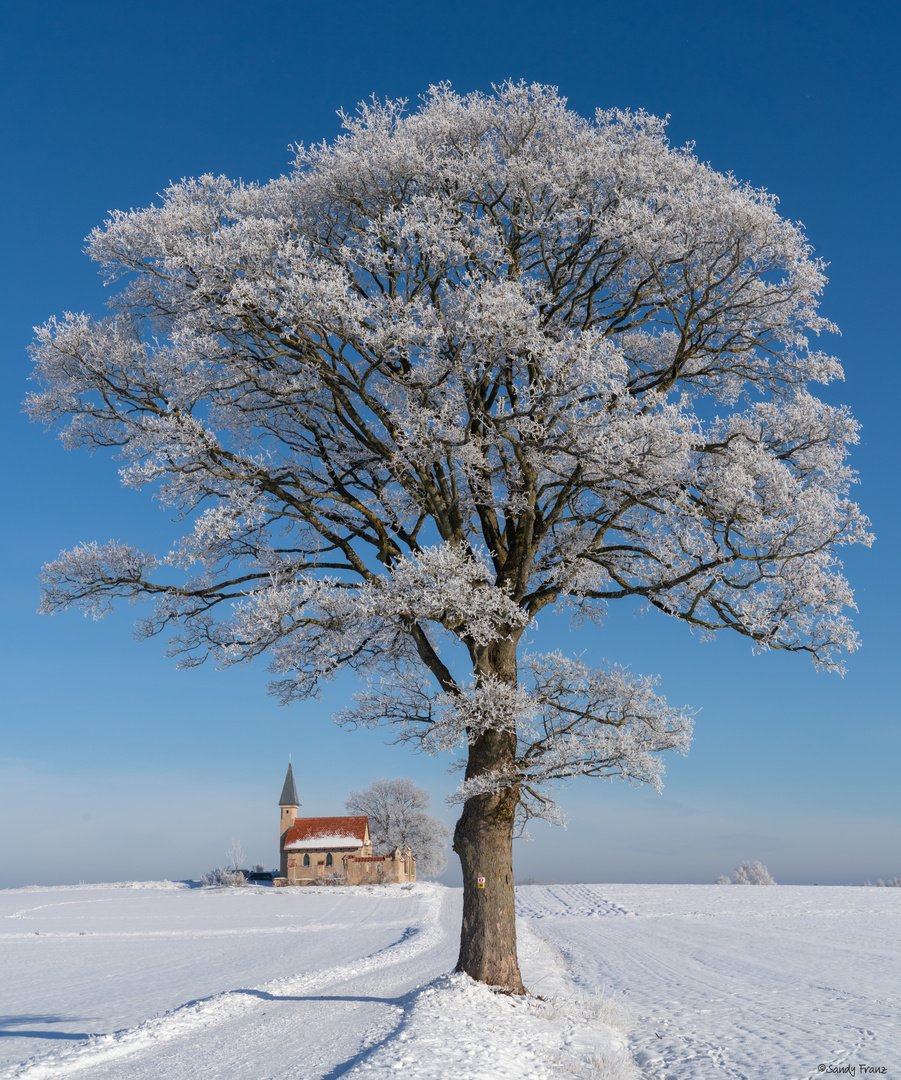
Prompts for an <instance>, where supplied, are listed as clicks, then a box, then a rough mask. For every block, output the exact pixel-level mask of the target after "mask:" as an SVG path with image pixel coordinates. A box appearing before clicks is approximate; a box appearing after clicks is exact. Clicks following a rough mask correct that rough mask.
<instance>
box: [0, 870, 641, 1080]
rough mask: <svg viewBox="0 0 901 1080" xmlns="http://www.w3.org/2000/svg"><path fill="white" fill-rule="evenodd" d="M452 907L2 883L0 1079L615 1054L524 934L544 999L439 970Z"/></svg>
mask: <svg viewBox="0 0 901 1080" xmlns="http://www.w3.org/2000/svg"><path fill="white" fill-rule="evenodd" d="M461 900H462V897H461V893H460V891H459V890H453V889H445V888H443V887H442V886H432V885H417V886H415V887H414V888H412V889H408V888H406V887H404V888H384V889H290V890H289V889H265V888H258V889H241V890H229V889H221V890H198V889H185V888H178V887H176V886H173V885H171V884H170V885H168V886H167V885H166V884H165V883H156V885H155V886H154V885H150V886H148V887H131V888H117V887H115V886H94V887H90V886H85V887H74V888H65V887H61V888H56V889H52V888H51V889H35V890H16V891H9V892H4V893H0V949H2V953H3V961H2V962H3V967H2V969H0V970H3V971H4V978H3V980H2V983H0V1014H2V1013H5V1014H6V1015H3V1016H2V1017H0V1033H2V1034H3V1035H4V1036H5V1037H4V1038H3V1039H2V1043H3V1044H5V1045H4V1046H2V1049H3V1050H5V1064H6V1069H5V1071H2V1070H3V1064H2V1063H0V1077H3V1078H7V1080H13V1078H15V1080H54V1078H61V1077H74V1078H80V1077H84V1078H86V1080H168V1078H170V1077H171V1078H173V1080H175V1078H178V1080H181V1078H183V1077H186V1076H190V1077H192V1078H193V1077H197V1078H201V1080H202V1078H210V1080H212V1078H218V1080H268V1078H272V1080H275V1078H278V1080H335V1078H337V1077H339V1076H348V1077H353V1078H364V1077H365V1078H366V1080H387V1078H389V1077H391V1078H393V1077H396V1076H398V1075H399V1074H400V1073H402V1074H403V1075H404V1077H405V1078H410V1080H551V1078H552V1077H557V1076H570V1075H572V1076H594V1075H596V1074H595V1072H594V1066H593V1065H591V1062H592V1061H599V1060H601V1058H602V1057H606V1059H607V1060H610V1061H613V1062H615V1063H618V1062H622V1061H624V1060H626V1058H625V1050H624V1046H625V1044H624V1040H623V1037H622V1035H621V1034H619V1033H617V1032H614V1031H613V1030H611V1028H610V1027H609V1026H608V1023H607V1021H608V1020H609V1019H610V1016H609V1015H608V1014H607V1013H604V1014H603V1015H601V1014H600V1013H599V1011H598V1005H597V1002H595V1001H594V1000H593V999H588V1000H586V1002H564V999H565V997H566V994H567V993H568V992H569V991H570V989H571V987H570V984H569V981H568V979H567V978H566V976H565V973H564V972H563V969H562V968H561V966H560V964H559V962H558V955H557V953H556V952H555V950H554V949H553V948H551V947H550V946H548V945H547V944H545V943H544V942H542V941H541V939H540V938H538V937H536V936H535V935H533V934H531V933H530V931H529V930H528V929H526V928H524V930H523V933H522V941H521V948H520V957H521V961H522V963H523V969H524V972H525V974H526V977H527V979H531V980H533V981H534V982H536V983H541V988H542V992H544V993H546V994H554V995H557V997H556V1000H555V1001H553V1002H551V1003H545V1002H541V1001H538V1000H532V1001H524V1000H523V999H516V1000H513V999H511V998H509V997H505V996H498V995H495V994H492V993H491V992H490V991H489V990H487V989H486V988H485V987H483V986H479V985H478V984H476V983H473V982H472V981H471V980H469V979H467V978H466V977H465V976H458V975H446V974H442V973H445V972H448V971H450V969H451V968H452V967H453V965H454V962H455V960H456V955H457V948H458V943H459V928H460V917H461V910H460V909H461ZM261 973H262V974H264V975H268V976H269V978H268V980H266V981H263V979H261V978H260V976H261ZM273 975H275V976H276V977H275V978H273V977H272V976H273ZM586 1069H587V1070H588V1071H586ZM627 1075H628V1073H627V1072H626V1073H621V1074H620V1076H622V1077H623V1078H624V1080H625V1077H626V1076H627Z"/></svg>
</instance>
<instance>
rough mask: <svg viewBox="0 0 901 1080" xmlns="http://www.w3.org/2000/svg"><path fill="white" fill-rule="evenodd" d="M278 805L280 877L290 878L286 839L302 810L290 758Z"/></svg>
mask: <svg viewBox="0 0 901 1080" xmlns="http://www.w3.org/2000/svg"><path fill="white" fill-rule="evenodd" d="M278 805H279V807H280V808H281V811H282V817H281V822H280V823H279V844H278V848H279V875H280V876H281V877H287V876H288V853H287V852H286V851H285V837H286V836H287V835H288V830H289V829H290V828H291V827H292V825H293V824H294V822H295V821H296V820H297V811H298V809H299V808H300V801H299V800H298V798H297V787H296V786H295V784H294V770H293V769H292V768H291V759H290V758H288V772H287V773H286V774H285V783H284V786H283V787H282V795H281V798H280V799H279V800H278Z"/></svg>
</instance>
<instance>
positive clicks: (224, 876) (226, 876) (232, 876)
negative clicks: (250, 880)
mask: <svg viewBox="0 0 901 1080" xmlns="http://www.w3.org/2000/svg"><path fill="white" fill-rule="evenodd" d="M200 881H201V884H203V885H227V886H229V887H231V888H236V887H237V886H239V885H244V884H245V881H244V875H243V874H242V873H241V871H240V870H236V871H234V872H233V871H231V870H223V869H222V867H221V866H217V867H216V869H215V870H211V871H210V872H209V873H208V874H204V875H203V877H202V878H201V879H200Z"/></svg>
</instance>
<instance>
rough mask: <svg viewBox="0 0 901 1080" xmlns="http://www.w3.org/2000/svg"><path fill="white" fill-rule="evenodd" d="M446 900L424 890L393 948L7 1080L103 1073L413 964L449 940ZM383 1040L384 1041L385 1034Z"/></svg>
mask: <svg viewBox="0 0 901 1080" xmlns="http://www.w3.org/2000/svg"><path fill="white" fill-rule="evenodd" d="M446 895H447V891H446V890H443V889H440V888H437V889H430V888H428V886H426V888H424V889H423V888H420V890H419V891H418V897H417V899H419V898H421V900H422V906H421V907H420V910H419V911H418V912H417V915H416V922H415V923H413V924H412V925H410V926H408V927H407V928H406V930H405V931H404V933H403V934H402V935H401V937H400V938H399V939H398V940H397V941H395V942H394V943H393V944H391V945H389V946H387V947H386V948H384V949H380V950H378V951H377V952H375V953H372V954H370V955H369V956H364V957H361V958H360V959H359V960H355V961H352V962H350V963H346V964H339V965H336V966H335V967H330V968H322V969H320V970H318V971H313V972H308V973H306V974H304V975H297V976H289V977H287V978H282V979H275V980H273V981H272V982H268V983H264V984H263V985H261V986H257V987H249V988H237V989H233V990H225V991H223V992H221V993H218V994H214V995H212V996H211V997H208V998H203V999H201V1000H198V1001H189V1002H187V1003H186V1004H184V1005H182V1006H181V1007H180V1008H178V1009H175V1010H174V1011H172V1012H169V1013H166V1014H165V1015H163V1016H160V1017H154V1018H153V1019H151V1020H145V1021H144V1022H143V1023H141V1024H138V1025H137V1026H136V1027H133V1028H127V1029H125V1030H123V1031H119V1032H115V1033H114V1034H112V1035H99V1036H94V1037H93V1038H91V1039H90V1040H89V1041H88V1042H86V1043H85V1044H83V1045H82V1046H79V1047H77V1048H75V1049H73V1050H70V1051H68V1052H65V1053H61V1054H53V1055H50V1056H46V1057H41V1058H38V1059H31V1060H29V1061H26V1062H23V1063H22V1064H20V1065H17V1066H14V1067H13V1068H12V1069H10V1070H7V1071H6V1072H5V1073H3V1074H2V1080H50V1078H53V1077H60V1076H70V1075H72V1074H73V1073H77V1072H83V1071H84V1070H86V1069H94V1068H97V1067H102V1066H104V1065H107V1064H112V1063H114V1062H116V1061H118V1060H121V1059H123V1058H126V1057H129V1056H132V1055H135V1054H141V1053H142V1052H148V1051H152V1050H153V1049H155V1048H157V1047H162V1046H163V1045H165V1044H167V1043H171V1042H174V1041H176V1040H179V1039H183V1038H185V1037H189V1036H192V1035H199V1034H201V1033H202V1032H203V1031H204V1030H206V1029H209V1028H210V1027H213V1026H218V1025H220V1024H223V1023H226V1022H228V1021H235V1020H237V1019H239V1018H241V1017H244V1016H246V1015H248V1014H249V1013H251V1012H253V1011H254V1010H261V1009H262V1006H263V1005H264V1004H266V1003H267V1002H271V1001H278V1000H279V999H282V998H290V997H302V996H309V995H310V994H311V993H312V992H314V991H316V990H323V989H325V988H327V987H329V986H330V985H332V984H334V983H346V982H347V981H348V980H350V979H356V978H359V977H361V976H366V975H370V974H372V973H375V972H379V971H383V970H384V969H386V968H394V967H396V966H397V965H400V964H408V963H410V961H413V960H416V959H418V958H419V957H421V956H422V955H423V954H425V953H427V952H429V951H430V950H432V949H435V948H437V946H439V945H440V944H441V942H442V941H443V939H444V938H445V937H446V936H447V930H446V926H445V922H444V920H443V919H441V917H440V916H441V908H442V905H443V903H444V902H445V899H446ZM401 1018H402V1013H401V1014H400V1015H399V1016H398V1017H397V1021H396V1022H397V1023H399V1022H400V1019H401ZM379 1034H380V1036H383V1032H380V1033H379Z"/></svg>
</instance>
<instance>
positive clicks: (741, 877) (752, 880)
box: [717, 859, 776, 885]
mask: <svg viewBox="0 0 901 1080" xmlns="http://www.w3.org/2000/svg"><path fill="white" fill-rule="evenodd" d="M728 883H729V879H728V878H726V879H725V882H724V881H723V878H720V879H719V880H718V881H717V884H718V885H719V884H728ZM732 884H733V885H775V884H776V882H775V881H774V880H773V878H772V877H771V876H770V872H769V870H767V868H766V867H765V866H764V865H763V863H762V862H761V861H760V860H759V859H756V860H755V861H754V862H743V863H740V864H739V865H738V866H737V867H736V868H735V870H734V871H733V873H732Z"/></svg>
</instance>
